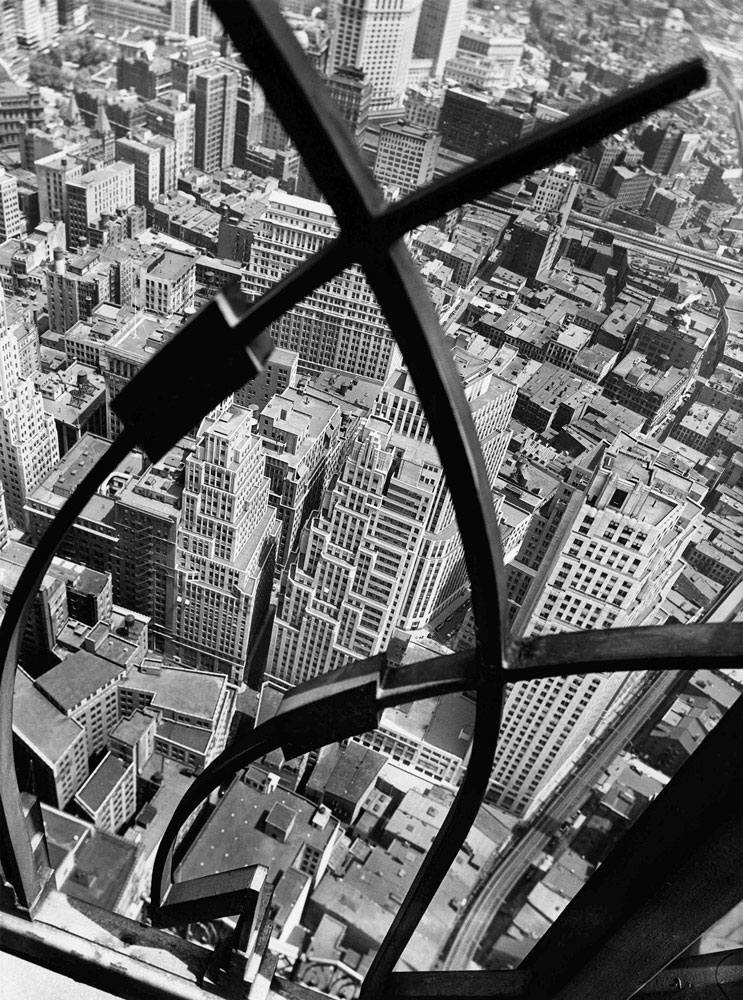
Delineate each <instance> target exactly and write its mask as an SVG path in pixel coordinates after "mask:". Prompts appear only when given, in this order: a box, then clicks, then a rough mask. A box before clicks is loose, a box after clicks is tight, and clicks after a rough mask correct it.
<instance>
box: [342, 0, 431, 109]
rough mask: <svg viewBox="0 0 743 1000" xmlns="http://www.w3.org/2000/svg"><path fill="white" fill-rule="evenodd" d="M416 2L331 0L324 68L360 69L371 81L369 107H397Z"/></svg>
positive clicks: (414, 26) (410, 50) (409, 51)
mask: <svg viewBox="0 0 743 1000" xmlns="http://www.w3.org/2000/svg"><path fill="white" fill-rule="evenodd" d="M420 6H421V0H358V2H357V0H332V2H331V4H330V7H329V9H328V19H329V22H330V26H331V32H330V53H329V61H328V70H329V72H330V73H331V74H332V73H334V72H335V71H336V70H337V69H340V67H342V66H354V67H356V68H357V69H362V70H364V72H365V73H366V75H367V76H368V78H369V80H370V81H371V85H372V98H371V111H372V113H375V112H388V111H390V110H393V109H397V108H402V103H403V98H404V96H405V86H406V83H407V75H408V69H409V68H410V61H411V59H412V57H413V44H414V42H415V35H416V30H417V28H418V16H419V14H420Z"/></svg>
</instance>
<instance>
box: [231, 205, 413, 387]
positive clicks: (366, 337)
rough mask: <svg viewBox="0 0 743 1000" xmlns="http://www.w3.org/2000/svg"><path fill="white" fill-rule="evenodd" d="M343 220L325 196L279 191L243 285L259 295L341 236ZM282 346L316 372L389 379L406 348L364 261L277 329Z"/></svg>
mask: <svg viewBox="0 0 743 1000" xmlns="http://www.w3.org/2000/svg"><path fill="white" fill-rule="evenodd" d="M337 233H338V226H337V224H336V221H335V216H334V215H333V213H332V211H331V209H330V208H329V206H328V205H326V204H325V203H324V202H319V201H308V200H307V199H306V198H297V197H295V196H294V195H290V194H286V193H285V192H284V191H272V192H271V194H270V195H269V198H268V204H267V206H266V210H265V211H264V213H263V214H262V216H261V217H260V219H259V220H258V221H257V223H256V227H255V235H254V237H253V244H252V246H251V250H250V262H249V263H248V265H247V268H246V269H245V270H244V271H243V281H242V289H243V291H244V292H245V294H246V295H249V296H250V297H251V298H253V299H257V298H259V297H260V296H261V295H262V294H263V293H264V292H266V291H267V290H268V289H269V288H271V286H272V285H275V284H276V282H277V281H279V279H281V278H283V277H284V275H286V274H288V273H289V272H290V271H292V270H293V269H294V268H295V267H296V266H297V265H298V264H301V262H302V261H303V260H305V259H306V258H307V257H309V256H310V255H311V254H313V253H315V252H316V251H318V250H321V249H322V248H323V247H324V246H325V244H326V243H328V242H330V240H332V239H334V238H335V236H336V235H337ZM269 329H270V332H271V335H272V337H273V338H274V340H275V341H276V344H277V345H278V346H279V347H283V348H285V349H286V350H289V351H296V352H297V354H298V355H299V359H300V367H301V368H304V369H305V370H306V371H308V372H320V371H322V370H323V369H324V368H340V369H341V370H342V371H345V372H349V373H351V374H353V375H364V376H365V377H367V378H373V379H379V380H380V381H383V380H384V379H385V378H386V377H387V375H388V374H389V372H390V371H391V370H393V369H394V368H396V367H397V366H398V364H399V363H400V353H399V350H398V348H397V345H396V344H395V341H394V339H393V337H392V334H391V333H390V329H389V327H388V326H387V321H386V320H385V318H384V316H383V314H382V310H381V309H380V308H379V305H378V304H377V300H376V298H375V297H374V295H373V293H372V290H371V289H370V288H369V285H368V283H367V281H366V278H365V276H364V272H363V271H362V270H361V268H360V267H358V266H357V265H354V266H353V267H347V268H346V269H345V270H344V271H342V272H341V273H340V274H337V275H336V276H335V277H334V278H331V280H330V281H328V282H327V283H326V284H324V285H321V286H320V288H317V289H316V290H315V291H314V292H310V293H309V295H307V296H305V298H304V299H302V301H301V302H299V303H298V304H297V305H296V306H294V307H293V308H292V309H289V310H288V311H287V312H285V313H284V314H283V315H282V316H281V317H280V318H279V319H277V320H276V321H275V322H274V323H272V324H271V326H270V327H269Z"/></svg>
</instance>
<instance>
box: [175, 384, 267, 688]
mask: <svg viewBox="0 0 743 1000" xmlns="http://www.w3.org/2000/svg"><path fill="white" fill-rule="evenodd" d="M268 490H269V484H268V480H267V479H266V477H265V475H264V457H263V450H262V448H261V443H260V439H259V438H258V437H257V436H256V434H255V433H254V418H253V415H252V411H250V410H246V409H244V408H243V407H241V406H237V405H236V404H235V403H234V402H233V401H232V397H228V399H227V400H225V402H224V403H222V404H220V405H219V406H218V407H216V408H215V409H214V410H212V412H211V413H210V414H209V416H208V417H206V418H205V419H204V420H203V421H202V422H201V426H200V427H199V431H198V435H197V444H196V449H195V451H194V452H193V453H192V454H191V455H189V457H188V459H187V460H186V483H185V488H184V491H183V513H182V517H181V523H180V526H179V530H178V537H177V543H176V585H177V590H176V592H177V594H178V598H177V607H176V620H175V632H176V634H175V637H174V639H173V641H172V643H168V642H166V653H168V654H169V655H172V654H176V655H177V657H178V658H179V659H180V660H181V662H183V663H185V664H186V665H188V666H193V667H199V668H201V669H203V670H212V671H215V672H220V673H224V674H226V675H227V676H228V677H229V678H230V679H231V680H232V681H233V682H234V683H237V684H239V683H242V681H243V679H244V677H245V675H246V670H249V668H250V665H251V664H250V662H249V659H248V657H249V654H250V653H252V652H253V651H254V650H255V648H256V645H257V640H258V639H259V637H260V634H261V630H262V628H263V626H264V625H265V621H266V614H267V612H268V604H269V598H270V595H271V584H272V581H273V569H274V559H275V551H276V537H277V533H278V525H277V523H276V519H275V517H274V513H273V508H271V507H269V505H268Z"/></svg>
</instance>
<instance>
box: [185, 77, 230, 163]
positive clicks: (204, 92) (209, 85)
mask: <svg viewBox="0 0 743 1000" xmlns="http://www.w3.org/2000/svg"><path fill="white" fill-rule="evenodd" d="M237 85H238V77H237V74H235V73H233V72H232V71H231V70H228V69H222V68H221V67H219V66H209V67H206V68H205V69H201V70H199V71H198V72H197V73H196V74H195V76H194V88H193V101H194V105H195V108H196V111H195V118H194V163H195V165H196V166H197V167H198V169H199V170H204V171H206V172H207V173H208V172H210V171H213V170H222V169H223V168H224V167H229V166H230V165H231V163H232V157H233V155H234V147H235V117H236V114H237Z"/></svg>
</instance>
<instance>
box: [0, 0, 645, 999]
mask: <svg viewBox="0 0 743 1000" xmlns="http://www.w3.org/2000/svg"><path fill="white" fill-rule="evenodd" d="M267 7H268V5H266V8H267ZM260 10H261V5H256V4H253V5H252V6H249V7H248V8H247V17H246V24H245V25H241V24H240V23H239V22H238V21H235V20H234V18H233V23H232V31H233V34H234V37H235V40H236V41H238V44H240V43H241V42H246V45H245V47H246V49H249V50H250V52H251V53H252V56H253V57H254V58H249V60H248V61H249V62H250V63H251V65H253V63H255V72H256V75H257V76H258V78H259V79H261V80H265V86H266V88H267V89H269V88H270V86H271V84H270V81H271V78H272V75H275V76H277V78H278V79H279V81H280V83H279V86H280V87H282V86H284V81H283V79H282V74H281V73H277V72H276V67H277V65H278V66H279V68H281V64H282V58H283V57H282V50H281V46H280V45H279V44H278V42H277V41H276V39H275V38H274V40H273V42H272V41H271V38H272V36H271V32H270V31H268V36H267V37H265V32H264V31H263V28H262V24H263V22H262V20H261V18H262V17H263V15H259V12H260ZM240 16H242V11H240ZM266 16H267V18H268V22H267V23H268V24H269V25H270V21H271V18H270V15H266ZM228 21H229V17H228ZM247 22H249V23H247ZM242 32H247V35H246V34H243V33H242ZM251 32H252V33H253V34H255V36H256V39H255V41H254V43H252V45H251V44H247V42H248V41H249V35H250V33H251ZM262 47H264V48H265V50H266V53H265V55H262V54H261V48H262ZM269 67H270V72H269V69H268V68H269ZM284 68H285V69H286V72H287V78H288V79H291V77H292V74H291V72H290V70H291V69H292V67H289V66H285V67H284ZM301 84H302V80H301V79H299V80H296V79H295V81H294V88H292V87H289V88H288V98H287V99H285V100H284V102H283V108H284V114H285V116H286V121H287V124H288V125H289V126H290V130H291V131H292V132H293V133H294V132H295V131H296V135H297V141H298V144H300V146H301V145H305V146H307V142H306V141H305V142H304V143H302V141H301V136H302V134H304V136H305V140H306V137H307V135H308V133H309V131H310V126H311V127H312V128H317V135H318V137H319V140H322V141H318V153H317V157H316V162H317V163H322V159H323V157H325V158H327V157H328V156H330V157H331V159H332V162H333V163H336V162H337V161H340V166H341V167H342V166H343V157H342V156H337V155H333V154H334V152H336V151H334V149H333V143H332V141H331V142H328V140H327V136H326V134H325V131H324V130H323V128H322V120H321V118H320V121H319V122H317V121H316V120H315V118H316V116H315V115H313V113H312V112H313V108H312V107H309V108H307V107H306V106H305V105H306V102H304V103H303V102H302V101H300V100H298V97H299V96H301ZM296 88H299V89H298V90H296V92H294V90H295V89H296ZM271 96H272V98H275V99H276V101H277V106H280V105H281V92H280V89H279V90H277V89H276V87H275V86H274V88H273V92H272V93H271ZM295 102H296V104H297V107H296V108H295V109H293V108H292V104H293V103H295ZM643 107H644V106H643V105H641V106H640V109H639V110H642V109H643ZM301 116H306V121H307V122H308V123H309V125H304V124H303V122H302V117H301ZM609 124H613V125H614V126H615V127H619V126H618V123H617V122H610V123H609ZM603 127H604V129H606V127H607V126H603ZM588 134H589V135H591V136H592V135H593V134H594V133H588ZM313 141H314V136H313ZM307 149H308V153H310V154H311V153H312V150H311V148H310V147H309V146H307ZM551 155H552V156H554V155H555V154H554V150H553V151H552V153H551ZM544 162H547V159H545V160H544ZM522 165H523V166H531V165H533V161H532V160H529V159H527V160H526V163H525V164H522ZM484 174H485V172H484V171H483V173H482V174H481V181H480V182H479V183H480V187H479V188H478V187H477V183H478V182H477V177H476V173H475V174H473V175H471V176H470V180H471V181H472V180H473V177H474V182H473V184H472V187H469V186H467V185H465V184H464V183H463V182H460V186H459V187H457V184H456V183H455V184H453V185H450V186H449V188H448V192H449V193H448V194H447V193H446V191H447V189H446V187H445V186H444V188H442V189H441V190H440V192H439V194H438V195H436V197H435V198H430V200H429V202H428V203H427V202H426V194H425V192H424V193H423V195H422V196H421V197H419V198H418V199H417V200H416V199H413V201H412V202H410V203H408V204H407V206H406V205H405V203H401V204H400V205H399V206H397V208H396V209H392V210H388V211H387V212H386V215H387V220H385V223H386V222H389V223H390V229H389V230H383V227H380V226H377V221H378V213H379V212H380V211H381V210H380V209H376V210H375V212H376V213H377V214H375V212H368V211H366V210H365V209H366V206H365V204H364V201H363V199H362V198H360V197H359V196H358V190H356V188H355V184H352V183H350V182H348V183H346V184H345V185H344V184H343V181H342V178H343V176H344V171H343V170H342V169H340V170H339V177H340V178H341V179H340V181H339V189H338V192H337V202H338V204H337V206H336V211H337V214H338V217H339V218H340V219H341V221H342V225H345V226H347V228H348V229H349V232H350V233H351V239H352V240H353V238H354V237H355V238H357V239H358V238H359V237H361V236H362V234H363V236H366V235H367V233H368V234H369V235H370V246H372V247H373V253H372V252H368V253H367V252H366V251H365V250H364V248H363V247H361V248H360V249H359V248H357V249H359V253H360V254H361V255H362V256H364V264H365V266H366V267H367V270H368V272H369V275H370V280H371V281H372V284H373V285H374V287H375V288H376V289H377V291H378V295H379V297H380V299H383V300H384V302H385V304H386V307H387V309H388V312H389V313H390V317H391V321H392V323H393V326H394V325H395V324H399V331H400V333H401V335H402V334H403V328H404V335H405V336H406V337H409V338H410V341H411V342H412V343H413V344H415V347H414V348H413V349H409V351H408V353H409V365H410V368H411V370H412V371H413V372H414V373H415V372H417V373H418V376H419V382H420V394H421V398H422V400H423V405H424V408H425V409H426V411H427V413H428V414H429V420H430V422H431V425H432V430H433V436H434V439H435V441H436V444H437V446H438V447H439V450H440V453H441V455H442V458H443V461H444V463H445V465H446V467H447V471H448V472H449V475H450V489H451V492H452V495H453V502H454V505H455V507H457V510H458V512H459V514H460V524H461V525H462V531H463V536H464V540H465V548H466V552H467V554H468V557H469V560H470V566H471V568H472V569H473V573H472V577H473V588H474V589H475V590H476V591H477V598H476V607H477V610H478V615H477V617H478V624H479V626H480V642H481V645H482V647H483V649H484V650H485V652H486V654H487V662H488V663H492V664H495V665H496V666H495V670H496V674H495V676H496V678H497V680H496V685H495V686H496V687H500V686H502V685H503V684H504V683H505V680H506V677H505V673H504V667H503V664H502V662H501V659H502V658H501V654H500V648H499V629H500V622H499V621H498V615H497V614H493V611H492V608H493V602H494V600H495V599H496V598H497V596H498V587H497V584H498V575H497V573H496V571H495V568H497V567H498V565H499V561H498V560H499V557H498V555H497V546H494V545H493V539H494V538H495V534H496V525H495V520H494V517H493V515H492V511H491V510H490V506H491V505H490V501H489V498H482V497H480V495H479V492H478V485H477V484H478V473H479V471H480V469H479V466H478V460H477V459H475V460H474V461H473V460H472V458H471V456H472V455H473V454H474V453H476V452H477V447H476V442H475V443H474V447H469V448H465V447H464V444H465V443H467V442H468V433H469V432H468V430H467V427H466V423H465V424H463V423H462V421H461V420H458V419H457V417H458V414H461V412H462V410H461V407H462V402H461V400H459V399H458V398H455V396H452V395H450V394H449V393H448V392H447V382H446V379H445V378H444V377H443V376H445V375H446V370H445V368H442V366H441V365H440V364H439V363H438V362H437V360H436V352H435V337H436V335H437V331H436V330H435V328H434V327H433V326H432V323H431V320H430V316H429V315H428V314H427V313H426V311H425V309H421V308H419V307H418V305H417V303H416V297H415V295H413V294H412V292H413V291H415V290H416V285H415V281H416V280H417V279H416V278H415V276H414V271H413V270H411V267H410V263H409V261H408V260H407V258H406V257H405V255H404V252H403V251H400V252H398V251H397V250H394V251H393V252H392V253H391V254H389V255H388V254H387V248H386V243H387V242H388V241H389V240H391V239H392V237H393V235H395V233H397V234H398V235H399V234H400V233H402V232H404V231H405V230H407V229H409V228H410V227H411V226H412V225H413V224H414V223H416V222H417V221H421V220H423V221H425V220H427V219H431V218H434V217H435V216H434V211H435V212H436V214H440V213H441V211H442V205H443V206H446V205H449V206H451V207H454V206H455V205H456V204H458V203H459V202H461V201H462V200H463V198H464V197H465V196H467V195H469V194H470V193H471V191H473V190H474V191H475V192H476V191H477V190H480V191H484V190H485V189H486V186H487V185H486V182H485V179H484ZM487 183H491V182H490V181H488V182H487ZM447 199H448V201H447ZM396 212H397V215H396V214H395V213H396ZM406 213H407V216H406ZM360 218H361V219H363V222H364V226H363V227H362V229H357V228H355V227H357V226H358V224H359V223H358V220H359V219H360ZM379 231H381V236H377V233H378V232H379ZM375 241H376V242H375ZM335 252H336V253H340V251H338V250H337V249H336V251H335ZM331 256H332V253H328V254H327V255H326V258H327V257H331ZM375 258H377V259H375ZM336 263H337V260H336ZM312 267H314V268H315V272H314V274H315V277H318V280H319V275H321V274H322V273H323V272H322V270H321V268H320V267H319V266H318V264H317V262H315V263H314V264H312V265H311V266H310V268H309V269H308V270H310V271H311V269H312ZM421 287H422V286H421ZM287 289H288V290H287ZM285 292H286V298H285V299H284V300H283V302H284V304H285V305H288V304H289V300H290V299H291V295H292V292H291V280H290V282H288V283H287V286H286V288H285ZM423 359H425V360H426V363H427V365H428V371H427V372H425V377H424V368H423ZM455 395H456V394H455ZM460 395H461V394H460ZM437 408H438V409H439V410H440V412H439V413H437V412H436V410H437ZM469 443H470V444H472V442H469ZM119 457H120V456H119ZM481 501H482V502H481ZM465 515H466V516H465ZM466 522H469V523H466ZM475 555H476V556H477V558H475ZM603 576H604V577H605V576H606V574H603ZM478 602H479V603H478ZM6 632H7V629H6ZM546 648H550V647H546ZM584 649H587V652H586V653H585V655H586V657H587V658H588V661H589V662H590V646H585V647H584ZM582 662H583V664H584V666H585V663H586V661H582ZM563 667H564V672H565V673H569V672H571V671H573V670H575V669H576V667H575V663H574V662H572V663H570V664H569V665H568V664H564V665H563ZM519 669H520V670H521V671H522V673H523V674H524V676H529V670H528V667H527V666H525V664H524V662H523V660H521V659H519V658H517V659H516V666H515V670H517V671H518V670H519ZM625 669H629V668H625ZM6 673H7V669H6ZM537 674H538V672H537ZM537 674H534V671H532V675H534V676H536V675H537ZM512 676H516V675H515V674H514V675H512ZM484 701H487V703H488V704H487V708H488V709H489V711H488V712H487V713H486V715H487V722H486V726H485V727H484V726H483V724H482V718H480V720H479V721H478V724H477V727H476V728H477V730H478V732H477V733H476V736H475V739H474V741H473V752H472V760H473V762H474V763H475V765H477V761H478V760H483V759H485V760H487V757H488V754H492V750H493V749H494V746H495V739H496V737H497V729H498V726H497V719H498V714H499V712H498V708H497V704H498V696H497V695H494V694H493V692H492V691H490V692H488V691H483V693H482V697H481V708H482V702H484ZM482 714H483V713H482V712H480V715H481V716H482ZM493 720H496V721H495V724H494V721H493ZM486 729H489V730H490V731H489V732H487V731H486ZM532 755H533V754H532ZM466 789H467V792H466V794H463V796H462V800H461V802H460V803H459V806H460V808H459V809H458V810H457V811H456V815H455V816H454V819H453V821H452V822H451V823H450V825H449V826H448V827H447V830H448V837H449V841H450V843H453V842H454V841H456V839H457V837H459V835H460V833H461V834H462V836H463V834H464V832H466V827H467V826H468V822H469V821H468V817H469V819H471V809H470V805H471V801H470V802H468V797H469V799H470V800H472V799H473V798H475V797H476V795H475V792H474V791H473V782H469V784H467V785H466ZM515 801H516V797H515V795H514V794H512V793H510V792H508V793H506V795H505V796H504V802H506V803H508V804H509V805H513V803H514V802H515ZM468 809H469V812H468ZM431 857H432V859H433V860H428V859H427V862H426V863H427V865H428V867H427V871H428V873H429V876H430V881H435V880H436V879H435V875H436V872H437V871H438V872H439V873H440V874H443V871H442V863H441V860H440V857H439V859H438V860H437V858H436V852H431ZM437 865H438V869H437V867H436V866H437ZM401 912H402V913H403V917H402V918H401V923H402V924H403V927H402V929H400V927H399V926H398V927H397V931H398V933H397V934H396V935H392V940H391V941H388V942H386V944H385V945H384V946H383V951H382V957H381V958H379V959H378V961H377V963H376V965H375V966H374V967H373V969H372V972H371V974H372V975H373V976H380V975H381V976H382V981H384V973H385V970H386V971H387V972H389V971H390V970H391V968H392V966H393V965H394V960H395V957H396V954H395V953H397V955H398V956H399V953H400V951H401V950H402V948H403V947H404V945H405V941H406V940H407V936H409V932H410V931H411V929H412V927H411V922H410V919H408V920H407V923H405V910H404V908H403V911H401ZM395 937H396V938H397V940H394V939H395ZM380 969H381V971H380Z"/></svg>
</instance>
